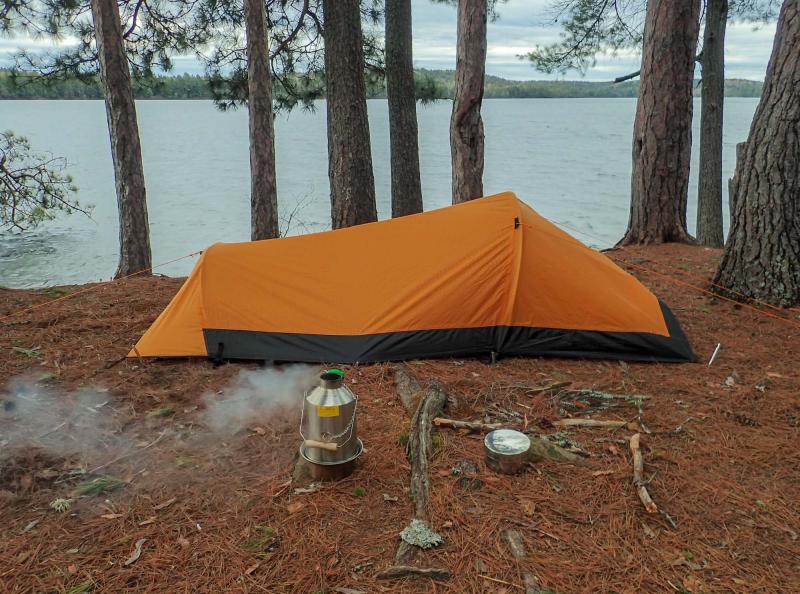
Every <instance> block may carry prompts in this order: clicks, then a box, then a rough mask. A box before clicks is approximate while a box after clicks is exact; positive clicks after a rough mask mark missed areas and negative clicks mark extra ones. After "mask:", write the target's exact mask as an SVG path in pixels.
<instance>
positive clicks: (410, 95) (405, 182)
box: [385, 0, 422, 217]
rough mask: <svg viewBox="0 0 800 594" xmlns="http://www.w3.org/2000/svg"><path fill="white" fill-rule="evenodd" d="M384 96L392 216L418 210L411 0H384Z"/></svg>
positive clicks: (419, 189) (417, 147)
mask: <svg viewBox="0 0 800 594" xmlns="http://www.w3.org/2000/svg"><path fill="white" fill-rule="evenodd" d="M385 18H386V95H387V98H388V100H389V139H390V144H391V164H392V216H393V217H401V216H404V215H408V214H414V213H417V212H422V186H421V184H420V177H419V146H418V139H417V105H416V98H415V96H414V64H413V61H412V54H411V0H386V17H385Z"/></svg>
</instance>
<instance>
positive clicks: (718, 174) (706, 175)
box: [697, 0, 728, 247]
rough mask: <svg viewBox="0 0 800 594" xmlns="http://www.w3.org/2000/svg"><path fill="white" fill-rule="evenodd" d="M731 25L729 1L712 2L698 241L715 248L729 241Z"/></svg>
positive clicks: (708, 25) (707, 39)
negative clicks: (726, 131) (726, 162)
mask: <svg viewBox="0 0 800 594" xmlns="http://www.w3.org/2000/svg"><path fill="white" fill-rule="evenodd" d="M727 22H728V0H708V2H707V3H706V26H705V31H704V33H703V59H702V66H703V90H702V107H701V112H700V178H699V182H698V188H697V241H698V242H700V243H701V244H703V245H707V246H711V247H722V245H723V244H724V241H725V240H724V236H723V230H722V119H723V111H724V110H723V105H724V102H725V27H726V25H727Z"/></svg>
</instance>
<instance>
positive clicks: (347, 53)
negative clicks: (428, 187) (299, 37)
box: [322, 0, 378, 229]
mask: <svg viewBox="0 0 800 594" xmlns="http://www.w3.org/2000/svg"><path fill="white" fill-rule="evenodd" d="M322 6H323V12H324V15H325V33H324V35H325V81H326V86H327V101H326V103H327V113H328V177H329V178H330V184H331V218H332V222H333V228H334V229H339V228H340V227H350V226H352V225H359V224H361V223H369V222H371V221H376V220H377V219H378V214H377V210H376V207H375V180H374V178H373V174H372V154H371V152H370V141H369V120H368V119H367V92H366V88H365V83H364V48H363V45H362V43H363V38H362V33H361V11H360V5H359V1H358V0H323V3H322Z"/></svg>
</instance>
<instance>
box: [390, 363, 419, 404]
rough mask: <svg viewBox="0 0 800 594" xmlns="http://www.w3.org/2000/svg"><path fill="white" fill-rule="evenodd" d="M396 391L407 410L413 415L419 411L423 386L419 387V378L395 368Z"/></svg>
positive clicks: (401, 368)
mask: <svg viewBox="0 0 800 594" xmlns="http://www.w3.org/2000/svg"><path fill="white" fill-rule="evenodd" d="M394 389H395V391H396V392H397V395H398V396H399V397H400V402H402V403H403V406H404V407H405V408H406V410H408V411H409V412H412V413H413V412H414V411H415V410H416V409H417V404H418V403H419V399H420V396H421V395H422V386H420V385H419V382H418V381H417V378H415V377H414V376H413V375H411V374H410V373H408V371H406V370H405V369H404V368H403V367H395V368H394Z"/></svg>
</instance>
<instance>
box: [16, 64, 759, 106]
mask: <svg viewBox="0 0 800 594" xmlns="http://www.w3.org/2000/svg"><path fill="white" fill-rule="evenodd" d="M417 77H418V79H419V82H425V83H428V85H430V83H435V87H436V94H437V95H438V96H439V97H441V98H443V99H451V98H452V97H453V88H454V85H455V72H454V71H452V70H424V69H423V70H418V71H417ZM761 87H762V83H761V82H758V81H752V80H742V79H729V80H726V81H725V95H726V96H728V97H760V96H761ZM638 91H639V81H638V80H633V81H627V82H624V83H619V84H614V83H611V82H588V81H535V80H530V81H516V80H507V79H504V78H500V77H498V76H487V77H486V90H485V97H486V98H488V99H524V98H582V97H636V95H637V93H638ZM134 92H135V94H136V97H137V98H138V99H210V98H211V93H210V92H209V89H208V83H207V80H206V78H205V77H203V76H197V75H190V74H180V75H176V76H158V77H155V78H154V79H148V80H144V81H136V82H135V83H134ZM695 95H696V96H699V95H700V83H699V81H698V83H697V84H696V85H695ZM385 96H386V94H385V90H384V88H382V87H377V88H375V87H373V88H372V89H370V97H371V98H382V97H385ZM102 98H103V90H102V88H101V86H100V82H99V80H92V81H89V82H83V81H81V80H78V79H77V78H75V79H68V80H61V81H44V80H42V79H40V78H38V77H36V76H34V75H31V76H29V77H24V78H22V79H19V78H18V80H17V82H16V83H15V82H14V81H13V80H12V77H11V74H10V73H9V72H8V71H3V70H0V99H102Z"/></svg>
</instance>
